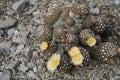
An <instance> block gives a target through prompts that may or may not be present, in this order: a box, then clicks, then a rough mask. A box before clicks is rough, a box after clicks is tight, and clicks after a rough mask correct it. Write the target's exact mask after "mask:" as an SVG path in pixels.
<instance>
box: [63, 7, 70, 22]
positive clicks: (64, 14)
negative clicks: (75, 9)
mask: <svg viewBox="0 0 120 80" xmlns="http://www.w3.org/2000/svg"><path fill="white" fill-rule="evenodd" d="M69 12H70V7H64V8H63V9H62V13H61V19H62V20H65V19H66V18H67V17H68V16H69Z"/></svg>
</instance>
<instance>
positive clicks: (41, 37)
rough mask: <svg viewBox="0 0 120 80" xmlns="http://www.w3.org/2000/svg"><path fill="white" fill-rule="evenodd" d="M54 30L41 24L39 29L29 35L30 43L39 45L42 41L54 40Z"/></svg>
mask: <svg viewBox="0 0 120 80" xmlns="http://www.w3.org/2000/svg"><path fill="white" fill-rule="evenodd" d="M52 35H53V30H52V29H51V28H50V27H47V26H41V29H40V30H39V31H34V32H33V33H32V34H30V35H29V38H30V39H29V43H30V44H31V45H33V44H34V45H38V44H39V43H41V42H42V41H46V42H49V41H51V40H52Z"/></svg>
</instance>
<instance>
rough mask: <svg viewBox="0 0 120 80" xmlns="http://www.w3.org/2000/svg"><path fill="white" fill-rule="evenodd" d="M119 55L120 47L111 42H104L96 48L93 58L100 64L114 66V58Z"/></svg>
mask: <svg viewBox="0 0 120 80" xmlns="http://www.w3.org/2000/svg"><path fill="white" fill-rule="evenodd" d="M118 53H119V47H118V46H116V45H115V44H113V43H111V42H104V43H102V44H100V45H98V46H97V48H95V51H94V52H93V53H91V54H92V56H93V57H94V58H95V59H96V60H98V61H99V62H104V63H109V64H114V63H115V62H114V59H113V58H114V57H115V56H117V55H118Z"/></svg>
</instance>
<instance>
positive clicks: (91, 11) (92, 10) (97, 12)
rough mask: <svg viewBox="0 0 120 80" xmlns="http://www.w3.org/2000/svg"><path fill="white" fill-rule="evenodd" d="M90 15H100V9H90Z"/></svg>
mask: <svg viewBox="0 0 120 80" xmlns="http://www.w3.org/2000/svg"><path fill="white" fill-rule="evenodd" d="M90 13H93V14H99V13H100V9H99V8H92V9H90Z"/></svg>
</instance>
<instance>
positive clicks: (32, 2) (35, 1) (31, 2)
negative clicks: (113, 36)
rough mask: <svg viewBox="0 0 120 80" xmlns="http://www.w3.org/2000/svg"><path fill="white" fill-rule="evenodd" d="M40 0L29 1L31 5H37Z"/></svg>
mask: <svg viewBox="0 0 120 80" xmlns="http://www.w3.org/2000/svg"><path fill="white" fill-rule="evenodd" d="M37 2H38V0H29V4H31V5H36V4H37Z"/></svg>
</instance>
